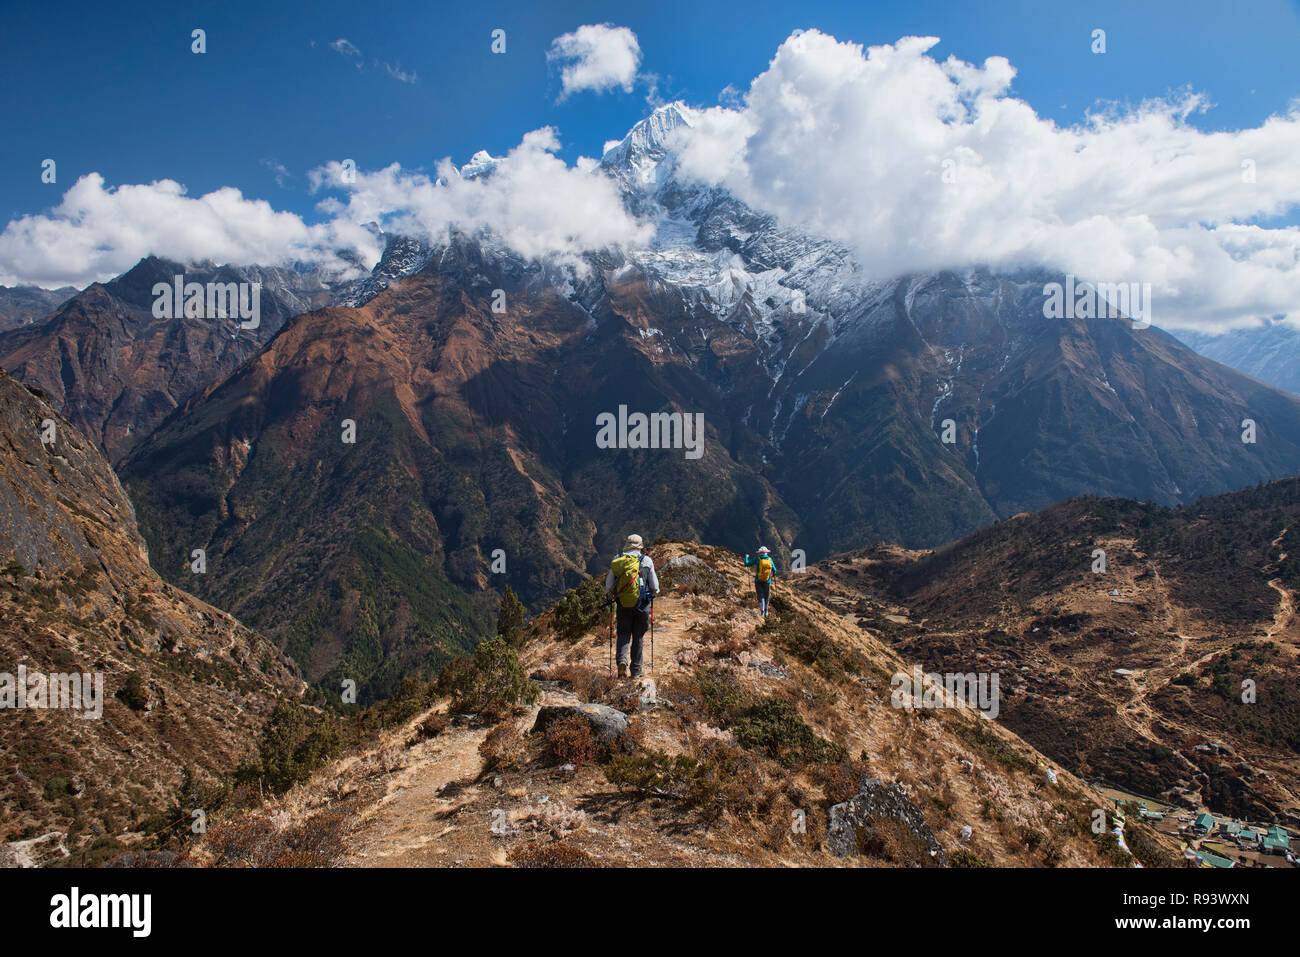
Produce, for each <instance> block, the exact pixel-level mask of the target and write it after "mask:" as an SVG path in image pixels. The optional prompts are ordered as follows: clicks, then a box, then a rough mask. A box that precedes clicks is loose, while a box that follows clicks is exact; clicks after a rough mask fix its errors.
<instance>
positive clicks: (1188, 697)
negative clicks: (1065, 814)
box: [798, 479, 1300, 823]
mask: <svg viewBox="0 0 1300 957" xmlns="http://www.w3.org/2000/svg"><path fill="white" fill-rule="evenodd" d="M1297 530H1300V479H1290V480H1286V481H1281V482H1276V483H1272V484H1270V485H1264V486H1261V487H1258V488H1251V489H1247V490H1245V491H1242V492H1237V493H1232V494H1229V495H1223V496H1217V497H1213V498H1208V499H1205V500H1202V501H1199V502H1196V503H1194V504H1191V505H1186V506H1181V507H1178V508H1174V509H1167V508H1163V507H1160V506H1156V505H1152V504H1144V503H1137V502H1131V501H1117V500H1102V499H1096V498H1087V499H1077V500H1072V501H1068V502H1064V503H1062V504H1060V505H1057V506H1054V507H1052V508H1050V509H1047V510H1045V511H1042V512H1038V513H1034V514H1028V515H1020V516H1016V517H1013V518H1011V519H1008V520H1006V521H1003V522H999V523H998V524H996V525H994V526H992V527H990V528H988V529H985V530H983V531H981V532H978V533H976V534H975V535H973V536H970V537H969V538H966V539H963V540H962V541H960V542H957V543H955V544H952V545H949V546H945V547H943V548H940V549H936V550H934V551H919V552H918V551H907V550H904V549H900V548H896V547H890V546H876V547H873V548H869V549H863V550H859V551H856V552H851V553H848V554H845V555H843V556H839V557H836V558H834V559H829V560H827V561H825V562H823V563H821V564H820V565H819V566H817V567H816V568H815V569H811V570H810V571H809V572H808V574H807V575H805V576H803V577H801V578H800V579H799V582H798V588H799V589H800V591H803V592H805V593H807V594H809V595H816V596H818V597H819V598H821V599H822V600H824V601H831V602H835V603H837V607H839V606H844V607H853V608H855V609H856V613H857V615H858V621H859V624H860V625H861V626H862V627H864V628H866V629H867V630H869V631H870V632H872V633H873V634H876V635H878V636H879V637H880V638H881V639H882V640H884V641H887V642H888V643H889V644H890V645H892V646H893V647H894V648H896V649H897V650H898V651H899V652H900V653H902V654H903V655H905V656H907V657H909V658H916V659H919V660H920V661H921V662H922V663H923V664H925V666H926V667H927V668H932V669H936V670H940V671H980V672H998V673H1000V674H1001V675H1002V687H1003V708H1002V715H1001V717H1000V720H1001V721H1003V722H1004V723H1005V724H1006V725H1007V727H1009V728H1011V729H1012V730H1014V731H1016V732H1017V733H1018V734H1019V735H1020V736H1021V737H1023V738H1024V739H1025V740H1026V741H1028V742H1030V743H1032V744H1033V745H1034V746H1035V747H1037V748H1038V749H1040V750H1041V751H1042V752H1043V753H1044V754H1046V755H1048V756H1050V757H1051V758H1052V759H1053V760H1056V761H1059V762H1061V763H1062V764H1063V765H1064V766H1065V767H1067V768H1069V769H1070V770H1072V771H1074V772H1076V773H1078V774H1080V775H1082V776H1084V777H1086V778H1087V779H1089V780H1095V779H1104V780H1105V781H1107V782H1109V783H1112V784H1115V785H1118V786H1121V787H1124V788H1127V789H1129V790H1131V791H1135V792H1137V793H1139V794H1145V795H1150V796H1152V797H1156V798H1164V799H1166V800H1167V801H1169V802H1171V803H1175V804H1179V805H1183V806H1186V807H1194V806H1196V805H1197V804H1198V803H1200V804H1205V805H1207V806H1209V807H1210V808H1212V809H1213V810H1215V811H1217V812H1220V813H1225V814H1235V815H1248V816H1251V817H1253V818H1256V819H1264V820H1269V819H1272V820H1277V821H1279V822H1289V823H1295V821H1296V820H1297V819H1298V818H1300V720H1298V718H1297V716H1298V715H1300V696H1298V695H1297V692H1296V682H1295V677H1296V673H1297V660H1296V659H1297V655H1298V654H1300V622H1297V619H1296V613H1295V612H1296V596H1297V592H1298V591H1300V564H1297V558H1298V557H1300V553H1298V552H1297V549H1296V546H1295V536H1296V534H1297ZM1098 550H1100V552H1104V556H1101V555H1100V554H1099V552H1098ZM1102 557H1104V562H1105V563H1104V570H1103V566H1102V565H1100V564H1099V561H1100V559H1101V558H1102Z"/></svg>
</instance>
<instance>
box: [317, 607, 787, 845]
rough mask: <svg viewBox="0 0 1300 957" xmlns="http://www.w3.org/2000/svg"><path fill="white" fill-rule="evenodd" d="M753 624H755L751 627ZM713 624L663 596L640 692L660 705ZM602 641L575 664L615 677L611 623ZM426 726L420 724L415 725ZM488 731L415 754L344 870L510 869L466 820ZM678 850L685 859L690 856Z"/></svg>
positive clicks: (458, 732)
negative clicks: (660, 684) (697, 632)
mask: <svg viewBox="0 0 1300 957" xmlns="http://www.w3.org/2000/svg"><path fill="white" fill-rule="evenodd" d="M751 619H752V620H751ZM708 620H709V617H708V616H707V615H705V614H701V613H699V612H693V611H692V610H691V609H689V608H688V607H686V605H685V604H684V603H683V602H682V601H681V600H680V599H677V598H675V597H668V596H663V595H661V596H660V598H659V599H658V600H657V601H656V603H655V625H654V650H655V657H654V668H653V670H651V669H650V634H649V632H647V633H646V637H645V651H644V655H645V657H644V661H645V665H646V672H645V678H644V679H643V680H642V681H641V682H639V683H638V684H634V687H639V688H641V689H643V690H642V694H644V693H645V691H646V690H649V696H650V697H651V698H653V697H654V694H655V691H654V679H655V677H656V676H661V675H665V674H671V673H675V672H680V671H683V670H685V669H686V666H687V665H688V664H689V662H690V661H691V660H692V657H691V656H692V652H691V651H690V649H691V648H692V647H695V648H698V645H697V644H696V642H695V641H694V639H693V637H692V635H691V630H692V629H693V628H695V627H696V626H698V625H699V624H701V623H703V622H707V621H708ZM740 620H741V622H742V624H741V627H742V628H743V629H745V630H751V631H752V629H753V628H756V627H757V626H758V625H759V624H761V618H760V617H759V615H758V613H757V610H751V611H748V612H745V613H742V616H741V619H740ZM603 624H604V626H605V627H604V628H602V630H601V631H600V633H599V635H598V636H596V638H595V639H593V638H591V637H588V638H586V639H584V641H583V642H582V643H581V644H580V646H579V647H577V648H575V649H574V655H573V656H572V657H570V659H569V660H570V661H574V660H576V661H579V662H581V663H582V664H584V665H586V666H589V667H593V668H599V669H601V670H608V668H609V634H608V619H606V620H605V621H604V622H603ZM581 703H585V702H583V701H581V699H580V698H579V697H578V696H576V695H574V694H572V693H569V692H563V691H561V692H556V691H544V692H543V693H542V695H541V696H540V698H539V700H538V702H537V704H536V705H534V706H533V707H531V708H530V709H528V711H527V712H526V713H524V714H523V715H522V716H520V717H518V718H516V719H515V722H516V724H517V727H518V728H519V729H520V730H521V731H522V732H525V733H527V732H528V731H529V730H530V729H531V728H532V726H533V724H534V723H535V722H536V720H537V714H538V711H539V710H540V708H542V707H545V706H548V705H564V704H581ZM421 720H423V716H421V717H419V718H416V719H415V722H414V723H418V722H419V721H421ZM488 730H489V729H486V728H482V729H469V728H461V729H452V730H448V731H446V732H443V733H442V734H440V735H438V736H437V737H436V738H434V739H432V740H430V741H428V742H426V743H424V744H422V745H418V746H417V747H415V748H411V749H410V750H409V751H408V754H410V755H411V756H412V757H413V760H412V761H411V763H410V764H408V765H407V766H406V767H405V768H403V769H402V770H401V771H399V772H397V773H396V774H394V775H393V776H392V778H391V780H390V781H389V782H388V783H387V786H386V788H385V791H384V793H383V795H382V796H380V797H379V798H378V799H377V800H376V801H374V802H373V803H372V804H371V805H370V806H369V807H367V808H366V809H365V810H364V811H362V812H361V813H360V814H359V815H357V817H356V818H355V820H354V822H353V825H352V828H351V832H350V835H349V838H348V847H347V851H346V853H345V855H344V857H343V859H342V861H341V863H342V865H343V866H364V867H440V866H456V865H460V864H463V865H466V866H469V865H480V866H481V865H483V864H487V863H490V864H494V865H498V866H504V865H506V864H507V861H506V858H505V851H504V849H503V848H502V847H499V846H496V843H497V842H496V841H495V840H494V837H493V833H492V829H491V827H490V824H491V822H487V821H483V820H480V815H479V814H474V815H473V816H472V817H464V816H462V815H461V812H462V811H463V810H467V809H469V808H470V806H471V805H477V806H478V807H479V808H480V810H481V807H482V804H481V803H480V801H479V799H480V798H482V797H483V796H484V794H485V793H486V792H491V791H492V790H493V789H494V787H495V786H496V785H495V782H494V780H493V776H492V775H490V774H487V773H485V764H484V760H483V758H482V756H481V755H480V753H479V748H480V746H481V745H482V744H483V741H484V739H485V738H486V737H487V734H488ZM522 796H523V795H520V794H515V793H512V792H503V793H502V798H503V800H502V803H503V804H508V803H513V802H512V800H507V799H518V798H520V797H522ZM689 851H690V849H689V848H686V847H684V846H683V847H682V848H678V849H677V853H678V854H679V855H681V854H685V853H687V852H689Z"/></svg>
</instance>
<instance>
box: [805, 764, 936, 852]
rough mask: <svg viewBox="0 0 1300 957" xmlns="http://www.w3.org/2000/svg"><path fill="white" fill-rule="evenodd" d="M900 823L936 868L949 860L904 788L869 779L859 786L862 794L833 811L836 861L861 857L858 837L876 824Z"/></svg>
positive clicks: (830, 832) (830, 839)
mask: <svg viewBox="0 0 1300 957" xmlns="http://www.w3.org/2000/svg"><path fill="white" fill-rule="evenodd" d="M885 821H897V822H898V823H900V824H902V825H903V827H904V828H905V829H906V830H907V832H908V833H910V834H911V835H912V837H914V838H915V839H916V841H917V843H918V844H919V845H920V847H921V848H922V849H923V850H924V853H927V854H929V856H930V858H931V859H932V860H933V861H934V863H936V864H940V865H943V864H947V863H948V858H947V855H945V854H944V852H943V848H942V847H940V846H939V841H938V840H937V839H936V838H935V836H934V832H933V831H931V830H930V826H929V825H928V824H926V823H925V817H924V816H923V815H922V814H921V812H920V811H919V810H917V807H916V805H915V804H913V803H912V802H911V801H910V800H909V799H908V797H907V793H906V792H905V791H904V790H903V788H902V786H901V785H899V784H897V783H896V782H893V781H882V780H881V779H879V778H868V779H865V780H863V782H862V783H861V784H859V785H858V793H857V794H855V795H854V796H853V797H851V798H849V800H847V801H845V802H844V803H843V804H836V805H833V806H832V807H831V810H830V824H829V826H828V827H827V831H826V842H827V845H828V847H829V849H830V852H831V853H832V854H834V855H835V856H836V857H849V856H851V855H854V854H857V853H858V833H859V832H860V831H861V830H863V829H866V828H870V827H871V826H872V825H874V824H880V823H883V822H885Z"/></svg>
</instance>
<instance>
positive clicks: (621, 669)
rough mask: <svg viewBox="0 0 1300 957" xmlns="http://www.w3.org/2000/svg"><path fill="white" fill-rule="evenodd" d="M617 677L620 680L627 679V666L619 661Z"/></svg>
mask: <svg viewBox="0 0 1300 957" xmlns="http://www.w3.org/2000/svg"><path fill="white" fill-rule="evenodd" d="M618 676H619V677H620V678H626V677H627V665H626V664H624V663H623V662H621V661H620V662H619V663H618Z"/></svg>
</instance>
